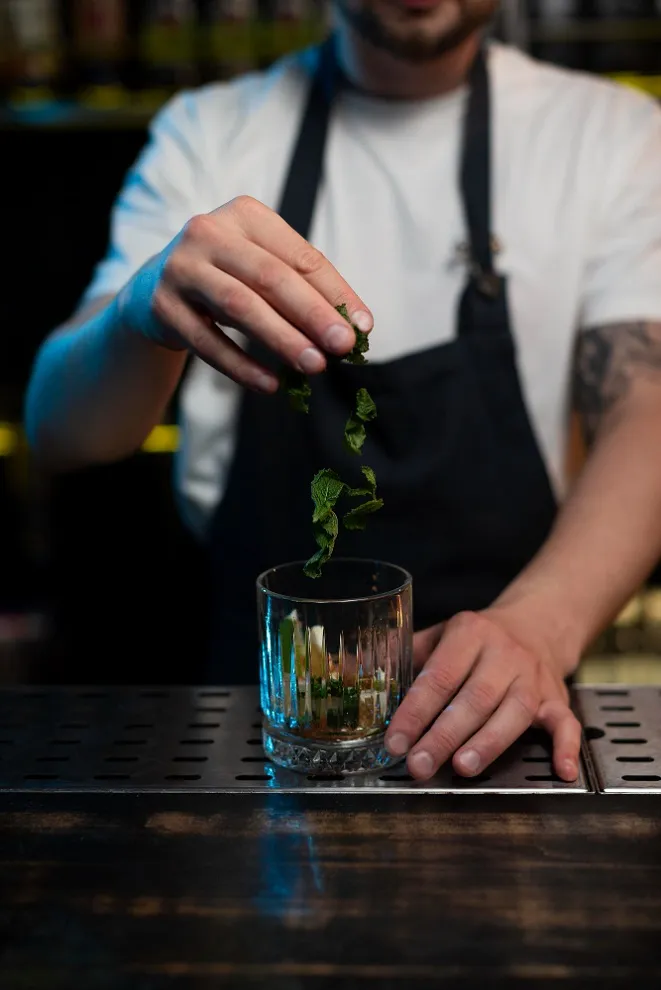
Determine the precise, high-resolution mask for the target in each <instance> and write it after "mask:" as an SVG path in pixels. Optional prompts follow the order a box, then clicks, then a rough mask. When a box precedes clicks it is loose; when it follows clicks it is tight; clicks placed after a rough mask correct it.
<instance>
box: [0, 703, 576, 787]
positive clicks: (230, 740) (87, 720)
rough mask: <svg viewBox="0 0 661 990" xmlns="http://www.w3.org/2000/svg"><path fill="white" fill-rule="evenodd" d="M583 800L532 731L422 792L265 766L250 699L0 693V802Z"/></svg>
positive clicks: (396, 775)
mask: <svg viewBox="0 0 661 990" xmlns="http://www.w3.org/2000/svg"><path fill="white" fill-rule="evenodd" d="M54 790H56V791H68V792H87V791H104V792H108V791H111V792H117V791H130V792H143V791H161V792H164V791H168V792H172V791H198V792H199V791H210V792H213V791H220V792H228V791H236V792H241V791H243V792H245V791H252V792H256V791H257V792H260V791H262V792H263V791H279V792H285V793H286V792H301V791H309V792H333V791H337V790H342V791H346V790H352V791H361V792H367V793H384V792H397V793H401V792H403V791H404V792H412V793H413V792H416V793H439V794H442V793H459V792H461V793H478V794H484V793H489V792H494V793H501V794H502V793H505V794H531V793H539V794H545V793H558V792H561V793H581V792H583V793H585V792H588V791H589V790H590V786H589V784H588V783H587V778H586V776H585V773H584V771H583V770H582V771H581V777H580V779H579V780H578V781H577V782H576V783H574V784H566V783H564V782H563V781H560V780H558V779H557V778H555V777H554V775H553V772H552V768H551V762H550V756H549V749H548V743H547V740H546V739H545V737H544V736H543V735H542V734H541V733H537V732H535V731H532V732H530V733H528V734H527V735H526V737H524V739H522V740H521V741H520V742H519V743H518V744H517V745H516V746H515V747H513V748H512V749H511V750H510V751H509V752H508V753H506V754H505V755H504V756H503V757H501V759H500V760H498V761H497V763H496V764H494V766H493V767H491V768H490V769H489V771H488V774H486V775H485V776H484V777H482V778H476V779H473V780H466V779H465V778H461V777H456V776H454V775H453V773H452V770H451V768H444V769H443V770H442V771H441V773H439V775H438V776H437V777H436V778H434V780H432V781H431V782H429V783H425V784H420V783H417V782H416V781H413V780H412V779H411V778H409V776H408V775H407V774H406V771H405V768H404V767H403V765H400V766H397V767H394V768H391V769H390V770H388V771H384V772H382V773H381V774H380V775H379V774H376V775H375V774H370V775H358V776H354V777H345V778H339V779H336V778H334V777H332V776H329V775H316V776H315V775H312V776H306V775H301V774H297V773H293V772H291V771H286V770H282V769H280V768H279V767H276V766H274V765H273V764H272V763H269V762H268V761H267V760H266V759H265V757H264V753H263V750H262V741H261V716H260V712H259V708H258V692H257V690H256V688H246V687H241V688H215V689H212V688H170V689H140V688H135V689H131V688H107V689H101V688H76V689H72V688H55V689H45V688H42V689H37V690H30V689H24V690H21V689H18V690H17V689H9V690H3V691H0V791H5V792H6V791H13V792H15V791H54Z"/></svg>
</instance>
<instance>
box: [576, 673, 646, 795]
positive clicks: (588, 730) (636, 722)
mask: <svg viewBox="0 0 661 990" xmlns="http://www.w3.org/2000/svg"><path fill="white" fill-rule="evenodd" d="M576 705H577V709H578V712H579V714H580V717H581V721H582V722H583V726H584V732H585V737H586V739H587V741H588V747H589V755H590V759H591V761H592V765H593V768H594V773H595V776H596V780H597V783H598V786H599V790H601V791H603V792H604V793H606V794H630V793H640V792H641V791H642V792H643V793H645V792H647V793H659V794H661V688H658V687H638V686H631V687H629V686H627V685H623V684H604V685H596V686H594V687H593V686H590V687H578V688H576Z"/></svg>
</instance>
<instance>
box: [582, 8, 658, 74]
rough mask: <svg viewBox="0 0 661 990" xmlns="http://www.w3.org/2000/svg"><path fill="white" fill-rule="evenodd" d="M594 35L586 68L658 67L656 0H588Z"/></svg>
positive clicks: (604, 70) (613, 70)
mask: <svg viewBox="0 0 661 990" xmlns="http://www.w3.org/2000/svg"><path fill="white" fill-rule="evenodd" d="M591 4H592V11H593V17H594V19H595V22H596V23H595V39H594V42H593V44H592V45H591V51H590V64H589V68H590V69H591V70H592V71H593V72H599V73H643V74H644V73H648V72H658V71H659V68H660V67H661V52H660V42H661V30H660V28H661V25H660V24H659V7H658V5H657V0H591Z"/></svg>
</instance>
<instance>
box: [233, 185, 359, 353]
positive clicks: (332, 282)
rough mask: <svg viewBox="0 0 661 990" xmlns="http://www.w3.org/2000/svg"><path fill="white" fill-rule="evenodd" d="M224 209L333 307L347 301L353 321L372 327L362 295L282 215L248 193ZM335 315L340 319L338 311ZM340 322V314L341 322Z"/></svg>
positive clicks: (249, 234) (249, 236)
mask: <svg viewBox="0 0 661 990" xmlns="http://www.w3.org/2000/svg"><path fill="white" fill-rule="evenodd" d="M225 209H229V210H230V211H231V213H232V215H233V216H234V218H235V219H236V221H237V222H238V224H239V226H240V227H241V229H242V230H243V232H244V233H245V235H246V236H247V237H248V238H249V239H250V240H251V241H253V242H254V243H255V244H258V245H259V246H260V247H262V248H264V249H265V250H266V251H268V252H269V254H272V255H275V257H276V258H280V260H281V261H284V262H285V264H286V265H288V266H289V267H290V268H292V269H293V270H294V271H295V272H296V273H297V274H298V275H300V276H301V277H302V278H304V279H305V280H306V281H307V282H308V283H309V284H310V285H311V286H313V288H315V289H316V290H317V292H318V293H320V295H321V296H322V297H323V299H324V300H326V302H327V303H329V304H330V306H331V308H332V309H334V307H335V306H339V305H340V304H341V303H345V304H346V307H347V311H348V313H349V316H350V318H351V321H352V322H353V323H355V324H356V326H357V327H358V329H359V330H363V331H364V332H366V333H367V332H369V331H370V330H371V329H372V327H373V325H374V318H373V316H372V314H371V313H370V311H369V309H368V308H367V306H366V305H365V303H364V302H363V301H362V299H361V298H360V296H359V295H357V293H356V292H354V290H353V289H352V288H351V286H350V285H349V284H348V282H346V281H345V280H344V279H343V278H342V276H341V275H340V274H339V272H338V271H337V270H336V269H335V268H334V267H333V265H331V263H330V261H328V259H327V258H325V257H324V255H323V254H322V253H321V252H320V251H318V250H317V249H316V248H314V247H312V245H311V244H309V243H308V241H306V240H305V238H303V237H301V236H300V234H298V233H297V232H296V231H295V230H293V229H292V228H291V227H290V226H289V225H288V224H287V223H285V221H284V220H283V219H282V217H280V216H278V214H277V213H275V212H274V211H273V210H270V209H269V208H268V207H266V206H264V204H263V203H260V202H258V201H257V200H255V199H252V198H251V197H249V196H239V197H238V198H237V199H235V200H232V202H231V203H228V204H227V206H226V207H221V210H225ZM330 315H331V314H329V316H330ZM333 315H334V318H335V322H336V323H337V322H338V321H337V313H334V314H333ZM341 323H342V319H341V318H340V320H339V324H340V325H341ZM301 329H305V328H304V327H301ZM350 346H351V345H350ZM348 349H349V348H348Z"/></svg>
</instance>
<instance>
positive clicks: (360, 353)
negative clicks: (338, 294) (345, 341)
mask: <svg viewBox="0 0 661 990" xmlns="http://www.w3.org/2000/svg"><path fill="white" fill-rule="evenodd" d="M335 308H336V310H337V311H338V313H339V314H340V316H341V317H343V318H344V319H345V320H346V321H347V323H351V320H350V319H349V313H348V312H347V307H346V305H345V304H344V303H342V305H341V306H336V307H335ZM351 327H352V329H353V332H354V333H355V335H356V343H355V344H354V346H353V350H351V351H349V353H348V354H347V356H346V357H345V358H343V360H344V361H347V362H348V363H349V364H367V360H366V358H365V354H366V353H367V352H368V350H369V347H370V340H369V336H368V335H367V334H366V333H363V331H362V330H359V329H358V327H357V326H355V324H353V323H351Z"/></svg>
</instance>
